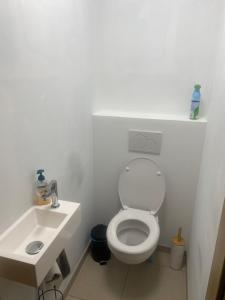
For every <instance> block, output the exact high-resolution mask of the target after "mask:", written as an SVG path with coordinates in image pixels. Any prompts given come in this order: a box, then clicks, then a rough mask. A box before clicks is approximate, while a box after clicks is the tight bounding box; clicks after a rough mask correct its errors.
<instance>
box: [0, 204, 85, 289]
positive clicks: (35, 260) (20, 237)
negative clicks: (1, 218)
mask: <svg viewBox="0 0 225 300" xmlns="http://www.w3.org/2000/svg"><path fill="white" fill-rule="evenodd" d="M59 203H60V206H59V207H58V208H51V206H50V205H45V206H33V207H31V208H30V209H29V210H27V211H26V212H25V213H24V214H23V215H22V216H21V217H20V218H19V219H18V220H17V221H16V222H15V223H14V224H12V225H11V226H10V227H9V228H8V229H7V230H6V231H5V232H4V233H3V234H2V235H1V236H0V276H2V277H5V278H7V279H10V280H14V281H18V282H21V283H24V284H27V285H31V286H35V287H38V286H39V285H40V284H41V282H42V281H43V279H44V277H45V276H46V274H47V273H48V271H49V270H50V268H51V267H52V265H53V264H54V262H55V260H56V259H57V257H58V256H59V254H60V253H61V251H62V250H63V249H64V248H65V245H66V242H67V240H68V239H70V238H71V237H72V235H73V234H74V233H75V231H76V228H77V227H78V225H79V223H80V204H79V203H76V202H69V201H62V200H59ZM34 241H40V242H42V243H43V247H42V248H41V249H40V251H39V252H38V253H37V254H34V255H31V254H28V253H27V252H26V247H27V246H28V245H29V244H30V243H32V242H34Z"/></svg>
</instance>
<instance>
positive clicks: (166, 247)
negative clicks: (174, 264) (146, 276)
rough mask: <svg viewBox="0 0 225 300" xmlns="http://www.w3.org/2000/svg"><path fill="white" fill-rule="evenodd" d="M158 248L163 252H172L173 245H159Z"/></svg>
mask: <svg viewBox="0 0 225 300" xmlns="http://www.w3.org/2000/svg"><path fill="white" fill-rule="evenodd" d="M157 250H158V251H161V252H166V253H170V251H171V247H169V246H165V245H158V247H157Z"/></svg>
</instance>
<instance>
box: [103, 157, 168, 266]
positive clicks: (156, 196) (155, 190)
mask: <svg viewBox="0 0 225 300" xmlns="http://www.w3.org/2000/svg"><path fill="white" fill-rule="evenodd" d="M118 191H119V198H120V202H121V205H122V209H121V210H120V211H119V212H118V214H117V215H115V216H114V217H113V219H112V220H111V221H110V223H109V225H108V228H107V242H108V246H109V248H110V250H111V252H112V253H113V254H114V256H115V257H116V258H117V259H118V260H120V261H122V262H124V263H127V264H139V263H142V262H144V261H145V260H147V259H148V258H150V256H151V255H152V254H153V252H154V251H155V250H156V247H157V245H158V241H159V236H160V228H159V222H158V216H157V214H158V212H159V209H160V208H161V206H162V204H163V201H164V198H165V191H166V185H165V178H164V175H163V173H162V171H161V170H160V168H159V166H158V165H157V164H156V163H155V162H154V161H153V160H151V159H148V158H136V159H133V160H131V161H130V162H129V163H128V164H127V165H126V167H125V168H124V169H123V170H122V173H121V175H120V178H119V187H118Z"/></svg>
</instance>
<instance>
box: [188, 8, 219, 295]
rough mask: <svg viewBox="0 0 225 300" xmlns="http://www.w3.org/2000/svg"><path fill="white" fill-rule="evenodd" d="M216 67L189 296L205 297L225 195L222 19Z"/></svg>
mask: <svg viewBox="0 0 225 300" xmlns="http://www.w3.org/2000/svg"><path fill="white" fill-rule="evenodd" d="M221 11H223V25H222V34H221V37H220V43H219V52H218V61H217V69H216V72H215V73H214V85H213V93H212V99H213V101H212V103H211V106H210V109H209V119H208V120H209V123H208V129H207V134H206V141H205V146H204V153H203V158H202V165H201V175H200V180H199V186H198V195H197V200H196V205H195V210H194V217H193V225H192V234H191V243H190V249H189V255H188V293H189V300H204V299H205V295H206V290H207V284H208V279H209V274H210V268H211V264H212V258H213V253H214V249H215V243H216V238H217V232H218V225H219V222H220V216H221V212H222V206H223V202H224V197H225V184H224V183H225V138H224V128H225V118H224V115H225V90H224V81H225V58H224V53H225V22H224V12H225V8H223V10H222V9H221Z"/></svg>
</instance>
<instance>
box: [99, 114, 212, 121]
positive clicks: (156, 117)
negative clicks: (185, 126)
mask: <svg viewBox="0 0 225 300" xmlns="http://www.w3.org/2000/svg"><path fill="white" fill-rule="evenodd" d="M93 116H94V117H114V118H131V119H149V120H166V121H168V120H171V121H181V122H189V123H207V119H206V118H204V117H201V118H199V119H198V120H190V119H189V118H188V116H185V115H172V114H168V115H167V114H160V115H158V114H147V113H146V114H145V113H133V112H120V111H96V112H94V113H93Z"/></svg>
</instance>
